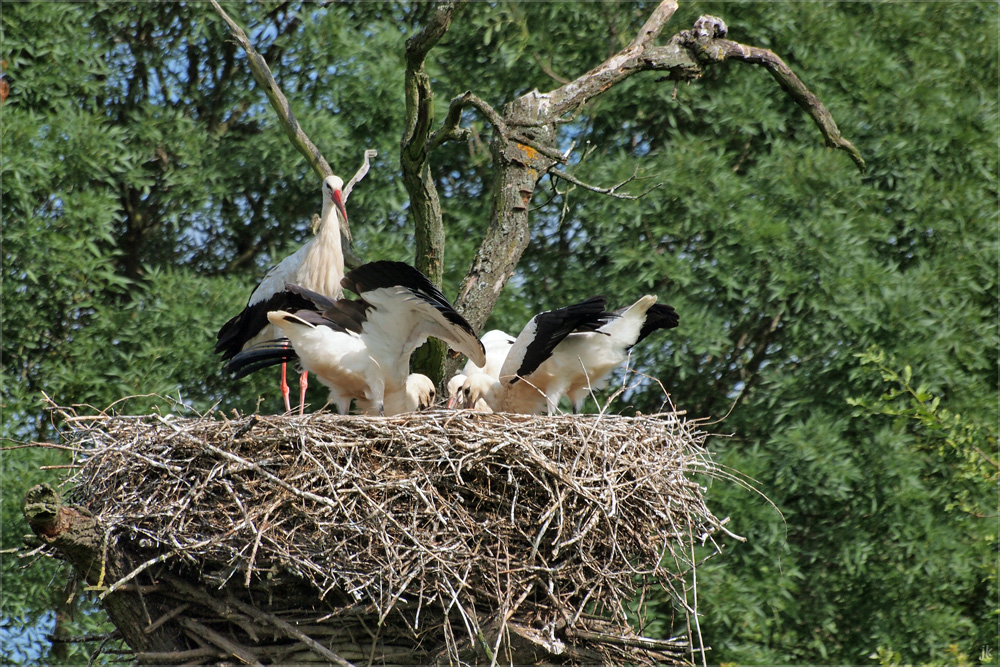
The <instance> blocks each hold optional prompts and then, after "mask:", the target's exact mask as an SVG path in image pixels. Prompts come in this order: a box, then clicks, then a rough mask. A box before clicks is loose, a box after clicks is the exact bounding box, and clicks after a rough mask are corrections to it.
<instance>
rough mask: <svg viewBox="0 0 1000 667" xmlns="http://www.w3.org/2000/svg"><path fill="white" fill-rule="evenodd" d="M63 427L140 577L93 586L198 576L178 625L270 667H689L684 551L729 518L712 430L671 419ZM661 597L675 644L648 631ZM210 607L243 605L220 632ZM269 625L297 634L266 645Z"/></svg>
mask: <svg viewBox="0 0 1000 667" xmlns="http://www.w3.org/2000/svg"><path fill="white" fill-rule="evenodd" d="M66 416H67V417H68V419H69V422H70V425H71V427H72V433H71V436H70V438H71V441H72V442H73V444H74V445H75V448H77V451H78V452H79V453H78V455H77V456H78V459H79V460H78V461H77V463H78V464H80V466H81V467H79V468H78V469H77V471H76V473H75V475H74V478H73V480H72V481H73V482H74V483H75V484H74V489H73V491H72V500H73V501H74V502H75V503H76V504H78V505H80V506H82V507H84V508H85V509H87V510H89V511H90V512H92V513H93V514H94V515H95V517H96V518H97V519H98V520H99V522H100V523H101V524H102V525H103V526H105V527H106V528H107V529H108V530H109V535H111V536H113V537H114V539H115V543H116V544H117V545H119V546H120V547H121V548H124V549H128V550H131V552H132V553H134V554H135V559H136V562H137V563H142V564H141V565H139V566H138V567H136V568H135V569H134V570H133V571H132V573H131V574H130V575H129V576H128V577H125V578H123V579H121V580H120V581H118V582H106V583H105V585H106V586H110V587H111V588H112V590H115V589H126V588H127V587H128V586H136V585H138V584H148V583H155V582H157V581H160V580H161V578H162V577H170V578H172V579H173V580H175V581H176V580H183V579H185V578H186V579H188V580H190V581H194V580H196V579H197V580H200V582H201V583H200V585H201V586H202V592H201V593H195V592H194V591H193V589H192V590H191V591H190V595H189V596H188V597H187V599H186V602H187V604H188V606H187V607H186V608H185V614H184V616H185V617H187V616H190V615H192V614H195V615H196V616H197V614H198V613H199V612H198V611H197V610H198V609H201V610H202V612H201V613H203V615H204V617H203V623H202V625H199V624H197V623H196V624H194V625H191V626H190V627H189V626H185V628H186V631H188V632H189V634H190V633H191V632H192V628H194V629H195V630H196V629H197V627H204V626H205V625H212V627H215V628H216V629H217V630H220V631H222V632H223V633H228V636H230V637H231V638H234V639H233V641H234V642H236V644H237V645H240V646H244V647H245V649H248V650H249V651H250V655H251V657H254V658H255V659H258V660H260V661H261V662H290V661H296V662H303V661H308V660H323V661H330V660H331V655H332V654H336V657H339V658H342V659H344V660H349V661H361V662H363V663H365V664H371V663H375V664H384V663H431V662H444V663H448V662H451V663H453V664H454V663H456V662H458V663H484V664H489V663H497V662H499V663H501V664H502V663H512V662H537V661H539V660H544V661H547V662H553V661H555V662H563V663H593V662H605V663H619V662H621V661H628V662H631V663H634V664H635V663H644V664H652V663H662V662H688V661H690V660H691V659H692V658H693V657H694V648H692V645H694V646H695V647H696V648H697V643H698V642H697V627H696V623H697V620H696V619H697V616H696V613H697V611H696V602H695V600H694V596H693V590H692V583H693V582H692V581H691V579H692V574H693V569H694V566H695V562H696V555H695V547H696V546H701V545H705V544H706V542H707V543H708V545H709V546H712V545H714V544H715V542H714V539H713V535H714V534H715V533H716V532H717V531H720V530H721V531H724V532H725V528H724V527H723V525H724V523H725V521H719V520H718V519H716V517H715V516H713V514H712V512H711V511H710V510H709V509H708V508H707V507H706V505H705V502H704V499H703V495H702V491H703V489H702V488H701V487H700V486H699V484H698V483H697V482H696V481H694V480H693V479H692V474H707V475H709V476H711V475H713V474H715V470H714V468H713V465H712V463H711V461H710V459H709V456H708V454H707V452H706V450H705V449H704V440H705V437H706V436H705V433H703V432H702V431H700V430H699V429H698V428H697V425H696V424H694V423H692V422H690V421H687V420H685V419H684V418H683V416H682V415H680V414H678V413H665V414H659V415H654V416H647V417H620V416H609V415H580V416H553V417H527V416H521V415H504V414H493V415H484V414H479V413H471V412H465V411H461V412H450V411H449V412H445V411H432V412H424V413H416V414H410V415H402V416H399V417H393V418H366V417H357V416H350V417H343V416H336V415H330V414H322V413H320V414H313V415H308V416H305V417H288V416H259V415H255V416H249V417H237V418H234V419H227V418H224V417H223V418H221V419H219V418H209V417H199V418H177V417H174V416H160V415H150V416H120V415H118V416H110V415H105V414H102V415H99V416H96V417H93V416H91V417H84V416H76V415H75V414H67V415H66ZM178 575H183V577H179V576H178ZM175 588H176V589H177V590H179V589H180V588H183V586H179V587H175ZM654 589H655V590H662V591H665V592H666V595H667V596H668V597H669V598H671V599H672V600H673V601H674V605H673V612H672V613H673V614H675V616H676V617H675V618H674V619H673V621H674V623H673V625H674V626H675V627H674V629H673V632H676V633H677V636H676V637H673V638H671V639H663V638H661V639H658V640H653V639H645V638H643V637H641V634H640V633H641V632H642V631H643V630H644V627H643V626H644V624H645V618H646V616H645V600H647V599H649V597H650V596H651V595H652V594H653V592H654ZM177 590H174V591H173V593H172V594H173V595H175V596H177V595H178V592H177ZM205 590H207V591H208V595H205V593H204V591H205ZM658 595H659V596H660V597H661V598H662V597H663V595H662V594H658ZM206 598H207V601H206ZM212 598H215V599H217V600H222V599H228V600H229V601H230V603H231V604H229V605H228V607H227V608H228V609H229V611H230V613H234V614H235V613H236V611H235V610H236V609H243V608H244V607H245V606H248V605H249V606H250V607H251V609H250V611H249V612H248V613H247V614H245V615H244V616H243V622H240V621H239V619H236V620H233V618H229V619H228V624H227V625H226V627H225V629H224V630H222V629H220V626H219V623H222V622H223V619H224V618H225V615H224V614H222V613H221V612H220V610H219V609H213V608H212V607H213V606H215V607H217V606H218V605H217V604H216V605H213V604H212V603H211V600H212ZM195 603H197V604H199V605H201V607H196V606H193V605H195ZM240 605H243V606H240ZM665 608H667V609H670V608H671V606H670V605H666V606H665ZM254 611H256V612H257V613H254ZM662 612H663V608H661V609H660V613H661V614H662ZM668 613H670V612H668ZM260 614H264V615H265V616H266V617H268V618H271V619H275V618H279V619H283V620H284V621H288V622H289V623H290V624H292V625H294V626H295V627H296V628H298V629H299V631H298V632H299V634H295V635H294V636H292V634H294V633H292V634H289V633H287V632H286V633H284V635H285V636H283V637H280V638H279V637H276V635H277V634H281V633H274V634H273V635H271V636H269V637H267V638H266V640H265V638H263V637H260V636H259V633H255V632H254V629H253V623H256V622H261V621H260V618H261V616H260ZM209 617H211V618H209ZM206 619H207V620H206ZM248 624H249V626H248ZM661 625H662V624H661ZM668 625H669V623H668ZM196 626H197V627H196ZM678 626H679V628H678ZM276 627H277V626H276ZM271 630H273V628H271ZM660 632H661V633H662V632H663V630H661V631H660ZM667 632H670V630H669V629H668V630H667ZM303 633H304V634H305V635H308V636H307V637H305V639H303V638H302V637H301V636H299V635H301V634H303ZM691 637H693V638H694V641H689V638H691ZM313 640H315V642H318V643H319V644H320V645H322V647H325V648H326V649H327V653H324V652H323V649H322V648H320V649H317V648H316V646H315V645H314V644H313V643H310V642H311V641H313ZM204 643H205V642H203V641H199V644H204ZM331 652H332V653H331ZM230 653H232V651H230ZM192 655H194V654H193V653H192ZM236 655H239V654H238V653H237V654H236ZM141 657H142V656H140V658H141Z"/></svg>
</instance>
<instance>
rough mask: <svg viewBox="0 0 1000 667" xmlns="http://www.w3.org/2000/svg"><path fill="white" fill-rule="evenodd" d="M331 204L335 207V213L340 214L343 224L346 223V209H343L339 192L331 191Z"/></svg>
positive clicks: (342, 201)
mask: <svg viewBox="0 0 1000 667" xmlns="http://www.w3.org/2000/svg"><path fill="white" fill-rule="evenodd" d="M333 203H334V204H335V205H336V207H337V212H339V213H340V217H341V218H343V219H344V222H345V223H346V222H347V209H346V208H344V200H343V199H341V196H340V190H334V191H333Z"/></svg>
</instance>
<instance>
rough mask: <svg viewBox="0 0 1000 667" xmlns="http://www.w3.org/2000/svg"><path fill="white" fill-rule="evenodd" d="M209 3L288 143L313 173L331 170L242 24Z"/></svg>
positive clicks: (321, 175)
mask: <svg viewBox="0 0 1000 667" xmlns="http://www.w3.org/2000/svg"><path fill="white" fill-rule="evenodd" d="M210 1H211V3H212V7H214V8H215V11H216V12H217V13H218V14H219V16H221V17H222V20H223V21H225V22H226V25H227V26H229V31H230V32H231V33H232V34H233V37H234V38H235V39H236V42H237V43H238V44H239V45H240V46H242V47H243V50H244V51H246V53H247V62H248V63H249V65H250V71H251V72H252V73H253V78H254V79H256V81H257V83H258V85H260V87H261V88H263V90H264V94H265V95H267V99H268V101H269V102H270V103H271V106H272V107H273V108H274V110H275V111H276V112H277V114H278V120H279V121H280V122H281V126H282V127H283V128H284V129H285V134H287V135H288V138H289V139H291V141H292V145H293V146H295V148H297V149H298V151H299V152H300V153H302V155H304V156H305V158H306V161H307V162H308V163H309V166H310V167H312V169H313V171H315V172H316V175H317V176H319V177H320V178H321V179H323V178H326V177H327V176H329V175H331V174H332V173H333V170H332V169H330V165H329V164H328V163H327V161H326V159H324V158H323V155H322V154H321V153H320V152H319V149H318V148H316V145H315V144H313V142H312V141H311V140H310V139H309V137H308V136H306V133H305V132H303V131H302V128H301V127H300V126H299V122H298V120H296V119H295V114H294V113H292V108H291V106H290V105H289V104H288V100H287V99H286V98H285V94H284V93H283V92H281V88H279V87H278V83H277V81H275V80H274V76H273V75H272V74H271V68H269V67H268V66H267V61H265V60H264V57H263V56H262V55H260V54H259V53H258V52H257V49H255V48H254V46H253V44H251V43H250V39H249V38H248V37H247V34H246V33H245V32H243V28H241V27H240V26H239V24H237V23H236V22H235V21H234V20H233V19H231V18H229V15H228V14H226V12H225V10H223V9H222V7H221V6H220V5H219V3H218V2H216V0H210Z"/></svg>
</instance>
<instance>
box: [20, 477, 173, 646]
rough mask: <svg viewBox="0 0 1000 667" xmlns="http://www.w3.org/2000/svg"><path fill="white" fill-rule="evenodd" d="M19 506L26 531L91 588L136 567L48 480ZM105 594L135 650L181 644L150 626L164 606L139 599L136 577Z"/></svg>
mask: <svg viewBox="0 0 1000 667" xmlns="http://www.w3.org/2000/svg"><path fill="white" fill-rule="evenodd" d="M21 511H22V513H23V514H24V518H25V520H26V521H27V522H28V525H29V526H30V527H31V530H32V531H33V532H34V533H35V535H37V536H38V538H39V539H40V540H41V541H42V542H44V543H45V544H47V545H50V546H52V547H54V548H55V549H56V550H57V551H58V552H59V553H61V554H62V555H63V556H64V557H65V558H66V560H67V561H69V563H70V564H71V565H73V567H75V568H76V571H77V572H78V573H79V574H80V575H81V576H82V577H83V578H84V579H85V580H86V581H87V583H88V584H90V586H92V587H96V588H98V589H101V588H103V587H105V586H106V585H108V584H111V583H112V582H116V581H119V580H120V579H122V578H123V577H125V576H126V575H128V574H129V573H130V572H132V571H133V569H134V568H135V565H136V563H132V562H130V561H129V559H127V558H126V557H125V556H124V555H123V554H122V552H121V551H120V550H119V549H118V548H117V546H116V545H115V544H113V543H110V542H109V541H108V540H107V537H106V535H105V531H104V529H103V528H102V527H101V526H100V525H98V523H97V521H96V520H94V518H93V517H91V516H89V515H87V514H86V513H85V512H83V511H82V510H80V509H77V508H75V507H68V506H65V505H63V503H62V499H61V498H60V497H59V494H57V493H56V492H55V490H53V488H52V487H51V486H49V485H48V484H40V485H38V486H34V487H32V488H31V489H29V490H28V492H27V493H26V494H25V495H24V498H23V500H22V501H21ZM132 583H133V585H131V586H128V587H123V588H122V589H119V590H117V591H114V592H111V593H109V594H107V595H106V596H105V598H104V601H103V602H104V608H105V609H106V610H107V612H108V616H109V617H110V618H111V622H112V623H114V625H115V627H116V628H118V630H119V632H121V633H122V638H123V639H124V640H125V641H126V642H127V643H128V645H129V646H130V647H131V648H132V649H133V650H135V651H136V652H137V653H149V652H152V653H162V654H173V653H174V652H176V651H178V650H180V649H182V648H186V646H187V645H186V642H184V640H183V637H181V635H180V634H179V633H177V632H176V629H175V628H173V629H172V628H171V626H169V625H164V624H162V623H161V624H160V625H155V620H156V619H158V618H161V617H162V616H163V615H164V614H167V613H168V612H169V609H168V608H165V607H162V606H160V605H157V604H155V603H153V601H152V600H150V601H148V604H147V600H146V599H144V597H143V592H142V590H143V589H142V586H141V585H140V584H139V582H138V581H133V582H132Z"/></svg>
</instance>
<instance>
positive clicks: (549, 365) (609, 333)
mask: <svg viewBox="0 0 1000 667" xmlns="http://www.w3.org/2000/svg"><path fill="white" fill-rule="evenodd" d="M678 321H679V320H678V317H677V312H676V311H675V310H674V309H673V308H672V307H670V306H668V305H665V304H658V303H656V296H654V295H652V294H647V295H646V296H643V297H642V298H640V299H639V300H638V301H636V302H635V303H633V304H632V305H631V306H628V307H626V308H620V309H619V310H616V311H614V317H613V318H612V319H610V320H609V321H608V322H607V323H606V324H604V325H603V326H601V327H599V328H598V329H597V330H596V331H584V332H576V333H572V334H570V335H569V336H567V337H566V338H565V339H564V340H563V341H562V342H560V343H559V345H557V346H556V347H555V349H554V350H553V351H552V356H551V357H549V359H547V360H546V361H545V363H544V364H543V370H544V371H545V372H546V373H548V374H549V375H551V376H552V378H553V380H552V382H550V383H549V385H548V391H547V392H546V395H547V396H548V398H549V400H550V402H551V405H552V408H554V407H555V406H556V405H558V403H559V399H560V398H561V397H562V396H564V395H565V396H567V397H568V398H569V400H570V404H571V405H572V406H573V413H574V414H577V413H579V412H580V410H581V408H583V402H584V401H585V400H586V398H587V396H588V395H589V394H591V393H592V392H594V391H598V390H601V389H603V388H604V387H605V385H606V384H607V379H608V376H609V375H610V374H611V371H612V370H614V369H615V368H617V367H618V366H620V365H621V364H622V363H624V362H625V360H626V359H627V358H628V354H629V351H630V350H631V349H632V347H633V346H635V345H636V344H638V343H639V342H641V341H642V340H644V339H645V338H646V337H647V336H649V335H650V334H651V333H653V332H654V331H656V330H658V329H672V328H673V327H676V326H677V323H678Z"/></svg>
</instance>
